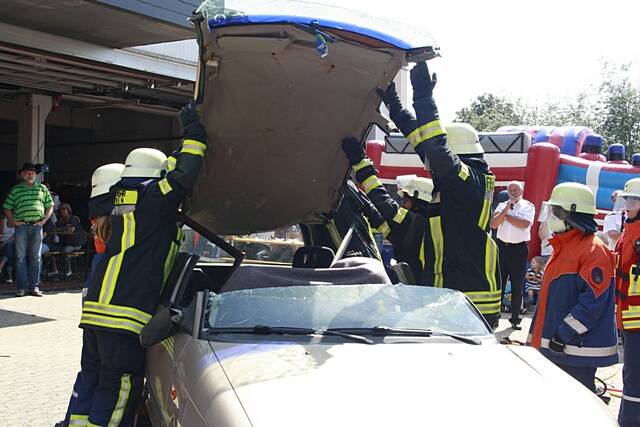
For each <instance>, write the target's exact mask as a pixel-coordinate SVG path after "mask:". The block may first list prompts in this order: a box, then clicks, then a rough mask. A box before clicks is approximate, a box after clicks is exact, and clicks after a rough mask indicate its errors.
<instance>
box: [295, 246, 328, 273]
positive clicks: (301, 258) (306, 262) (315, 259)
mask: <svg viewBox="0 0 640 427" xmlns="http://www.w3.org/2000/svg"><path fill="white" fill-rule="evenodd" d="M334 256H335V254H334V252H333V250H332V249H331V248H327V247H326V246H301V247H299V248H298V249H297V250H296V252H295V254H293V262H292V265H291V266H292V267H293V268H329V267H330V266H331V263H332V262H333V258H334Z"/></svg>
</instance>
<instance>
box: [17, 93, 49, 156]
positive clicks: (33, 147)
mask: <svg viewBox="0 0 640 427" xmlns="http://www.w3.org/2000/svg"><path fill="white" fill-rule="evenodd" d="M16 104H17V118H18V147H17V148H18V149H17V155H18V159H17V160H18V162H17V164H18V168H20V167H22V165H23V164H24V163H27V162H32V163H44V142H45V141H44V128H45V120H46V119H47V116H48V115H49V112H51V107H52V105H53V100H52V98H51V97H50V96H46V95H21V96H19V97H18V99H17V101H16Z"/></svg>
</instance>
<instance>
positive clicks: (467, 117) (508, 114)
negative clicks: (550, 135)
mask: <svg viewBox="0 0 640 427" xmlns="http://www.w3.org/2000/svg"><path fill="white" fill-rule="evenodd" d="M456 121H457V122H466V123H469V124H471V125H472V126H473V127H474V128H475V129H476V130H478V131H480V132H490V131H494V130H496V129H498V128H499V127H500V126H506V125H517V124H521V122H522V117H521V116H520V115H519V114H518V112H517V110H516V106H515V105H514V103H513V102H511V101H508V100H507V99H505V98H501V97H498V96H495V95H492V94H490V93H485V94H484V95H480V96H479V97H478V98H477V99H476V100H474V101H473V102H472V103H471V105H470V106H469V107H466V108H463V109H462V110H460V111H458V112H457V113H456Z"/></svg>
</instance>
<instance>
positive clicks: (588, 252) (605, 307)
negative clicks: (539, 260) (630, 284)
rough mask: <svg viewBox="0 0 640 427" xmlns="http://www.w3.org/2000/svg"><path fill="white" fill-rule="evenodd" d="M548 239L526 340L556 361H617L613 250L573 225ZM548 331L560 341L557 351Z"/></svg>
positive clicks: (594, 364)
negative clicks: (548, 253)
mask: <svg viewBox="0 0 640 427" xmlns="http://www.w3.org/2000/svg"><path fill="white" fill-rule="evenodd" d="M550 243H551V245H552V246H553V254H552V255H551V258H549V261H548V263H547V267H546V268H545V271H544V278H543V280H542V286H541V288H540V293H539V295H538V307H537V309H536V312H535V313H534V315H533V320H532V322H531V329H530V331H529V337H528V339H527V342H528V343H529V344H530V345H532V346H533V347H536V348H537V349H538V350H540V352H541V353H542V354H543V355H545V356H546V357H547V358H548V359H550V360H551V361H552V362H554V363H556V364H559V365H568V366H579V367H598V366H610V365H613V364H615V363H617V361H618V346H617V344H618V338H617V335H616V328H615V323H614V308H613V299H614V285H613V280H614V279H613V271H614V260H613V255H612V254H611V252H610V251H609V249H608V248H607V246H606V245H605V244H604V243H603V242H602V241H601V240H600V239H599V238H598V237H596V236H595V235H593V234H582V233H581V232H580V231H579V230H570V231H567V232H565V233H560V234H557V235H555V236H554V237H553V238H552V239H551V240H550ZM554 336H557V337H559V338H560V339H561V340H562V341H563V342H564V343H565V344H566V346H565V348H564V351H563V352H561V353H559V352H555V351H552V350H550V349H549V341H550V340H551V339H552V338H553V337H554Z"/></svg>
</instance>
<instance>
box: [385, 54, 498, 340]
mask: <svg viewBox="0 0 640 427" xmlns="http://www.w3.org/2000/svg"><path fill="white" fill-rule="evenodd" d="M410 76H411V84H412V86H413V107H414V109H415V111H416V116H417V119H416V118H414V117H413V116H412V115H411V113H409V112H408V111H407V110H406V109H404V108H403V107H402V104H401V102H400V98H399V97H398V94H397V93H396V90H395V85H394V84H393V83H391V84H390V85H389V87H388V88H387V90H386V91H382V90H381V89H378V94H379V95H380V97H381V98H382V101H383V102H384V103H385V105H386V106H387V109H388V110H389V113H390V117H391V119H392V120H393V121H394V122H395V124H396V125H397V126H398V128H399V129H400V131H401V132H402V133H403V134H404V135H405V137H406V138H407V140H408V141H409V142H410V143H411V145H412V146H413V148H414V150H415V151H416V153H418V155H419V156H420V158H421V159H422V160H423V162H424V164H425V167H426V168H427V169H428V170H429V171H430V172H431V176H432V178H433V183H434V186H435V189H434V195H436V194H437V195H438V196H436V197H439V200H438V201H437V202H434V203H433V204H434V205H435V206H434V210H435V211H438V212H439V217H438V218H439V219H438V220H437V221H435V220H434V222H437V224H438V227H437V228H436V229H432V230H431V238H432V239H433V243H434V245H435V246H436V247H438V248H439V251H438V253H437V254H436V257H435V258H433V259H432V260H431V261H430V262H433V263H434V265H436V266H439V265H440V264H441V265H442V276H443V282H442V283H443V285H442V286H444V287H447V288H453V289H458V290H460V291H462V292H464V293H465V294H466V295H467V297H469V299H470V300H471V301H473V302H474V303H475V305H476V307H477V308H478V310H479V311H480V312H481V313H482V314H483V315H484V317H485V319H486V320H487V322H488V323H489V325H490V326H492V327H494V328H495V327H496V326H497V325H498V319H499V318H500V294H501V282H500V272H499V268H498V248H497V246H496V243H495V242H494V241H493V239H492V238H491V236H490V234H489V220H490V213H491V202H492V200H493V190H494V186H495V176H494V175H493V174H492V173H491V172H490V171H489V168H488V166H487V164H486V162H485V161H484V160H483V158H482V157H483V153H484V150H483V149H482V146H481V145H480V143H479V140H478V134H477V132H476V131H475V130H474V129H473V127H471V126H470V125H468V124H465V123H453V124H451V125H450V126H447V128H446V130H445V128H443V126H442V125H441V123H440V119H439V118H438V109H437V107H436V104H435V102H434V100H433V88H434V86H435V84H436V76H435V74H434V75H433V76H431V75H430V74H429V70H428V68H427V64H426V62H419V63H418V64H417V65H416V66H415V67H414V68H413V69H412V70H411V73H410ZM438 239H441V241H440V242H438ZM436 268H439V267H436ZM436 286H437V284H436Z"/></svg>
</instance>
